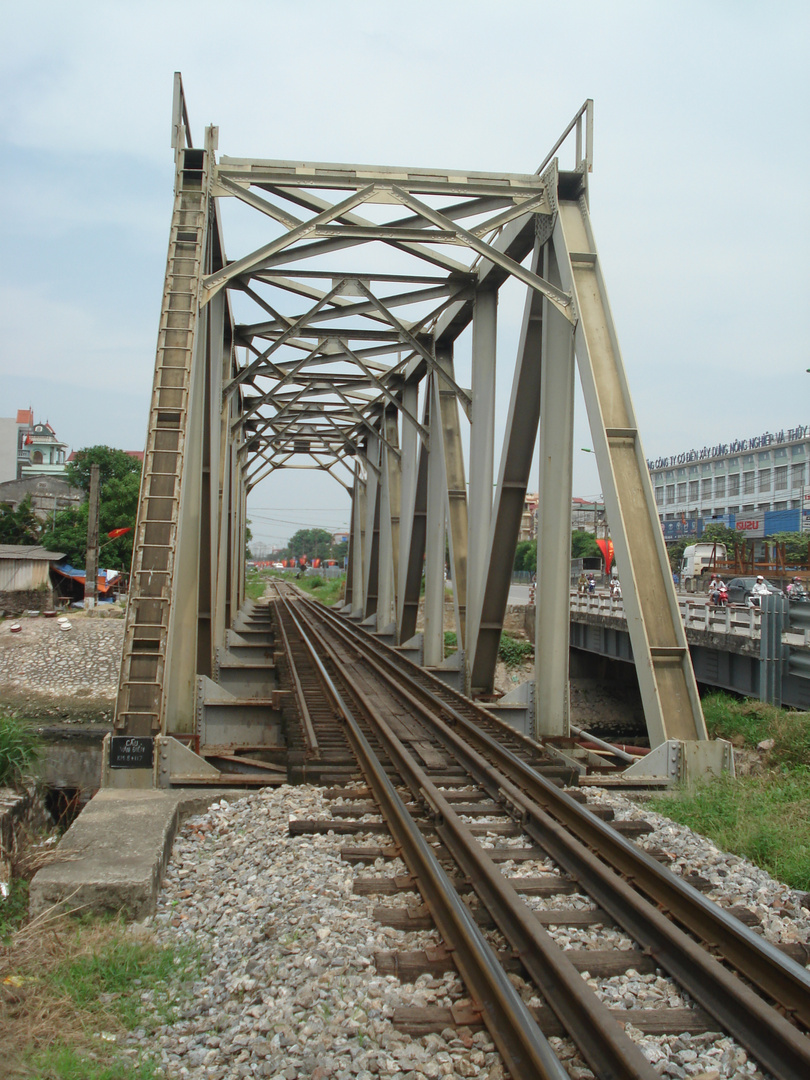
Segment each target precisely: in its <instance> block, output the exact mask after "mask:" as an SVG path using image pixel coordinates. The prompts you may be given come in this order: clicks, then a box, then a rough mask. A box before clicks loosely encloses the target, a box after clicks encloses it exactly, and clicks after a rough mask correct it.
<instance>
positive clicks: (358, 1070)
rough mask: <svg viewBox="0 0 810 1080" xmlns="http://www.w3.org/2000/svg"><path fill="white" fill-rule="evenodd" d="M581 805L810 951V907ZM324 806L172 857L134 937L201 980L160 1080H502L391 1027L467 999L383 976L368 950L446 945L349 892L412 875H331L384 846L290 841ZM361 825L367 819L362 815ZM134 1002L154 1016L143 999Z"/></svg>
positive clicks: (628, 989)
mask: <svg viewBox="0 0 810 1080" xmlns="http://www.w3.org/2000/svg"><path fill="white" fill-rule="evenodd" d="M588 794H589V799H590V800H592V801H593V802H595V803H597V804H600V805H605V806H610V807H611V808H613V809H614V811H615V813H616V816H617V817H628V818H644V819H645V820H648V821H650V822H651V824H653V826H654V829H655V831H654V832H653V833H651V834H650V835H649V836H647V837H644V838H643V841H642V842H643V844H644V845H645V846H650V847H664V848H665V850H667V851H669V852H671V853H672V855H673V856H674V860H673V869H675V871H676V872H689V873H695V872H697V873H700V874H701V875H702V876H704V877H707V878H708V879H709V880H710V882H711V883H712V892H711V894H710V895H712V896H713V897H714V898H715V899H717V900H718V902H719V903H725V904H728V905H732V904H740V903H744V904H745V905H746V906H749V907H750V908H751V910H753V911H756V912H757V913H758V914H759V915H761V916H762V917H763V926H764V932H765V936H767V937H770V939H771V940H775V941H780V940H788V941H795V940H801V941H806V940H808V936H810V925H809V924H808V911H807V909H806V908H805V907H803V906H802V903H801V901H802V900H803V899H805V896H804V894H800V893H796V892H794V891H792V890H790V889H787V887H786V886H784V885H782V884H780V883H778V882H775V881H773V880H772V879H770V878H769V877H768V875H767V874H764V873H763V872H762V871H760V870H757V869H756V868H755V867H752V866H751V865H750V864H749V863H746V862H745V861H744V860H741V859H736V858H733V857H731V856H728V855H726V854H725V853H723V852H720V851H719V850H718V849H717V848H716V847H714V845H712V844H710V843H709V842H708V841H706V840H705V839H704V838H702V837H699V836H696V835H695V834H694V833H691V832H690V830H688V829H685V828H683V827H681V826H678V825H675V824H674V823H673V822H671V821H669V820H668V819H667V818H664V817H661V816H660V815H656V814H651V813H650V812H649V811H647V810H646V809H644V808H641V807H639V806H638V805H637V804H635V803H633V802H632V801H631V800H630V799H628V798H626V797H625V796H624V795H623V794H617V793H614V792H610V791H604V790H602V789H589V793H588ZM332 806H333V804H332V803H330V802H328V801H327V800H326V799H325V798H324V795H323V792H322V791H321V790H320V789H318V788H312V787H305V786H301V787H280V788H275V789H267V790H265V791H263V792H258V793H255V794H251V795H249V796H247V797H245V798H239V799H234V800H231V799H228V798H224V799H220V800H219V802H217V803H214V804H213V805H212V806H211V807H210V809H209V810H208V812H207V813H205V814H203V815H199V816H197V817H194V818H190V819H189V820H188V821H187V822H186V823H185V825H184V827H183V829H182V830H181V832H180V833H179V835H178V837H177V839H176V841H175V844H174V849H173V852H172V858H171V861H170V863H169V866H168V868H167V871H166V879H165V882H164V886H163V890H162V892H161V895H160V899H159V905H158V910H157V913H156V914H155V916H154V917H153V918H152V919H151V920H147V921H146V924H138V930H137V931H136V932H139V933H141V934H143V933H147V932H149V931H150V930H151V932H152V933H154V935H155V936H156V937H157V939H158V940H159V941H161V942H164V943H166V944H176V943H183V942H186V943H193V944H194V945H195V946H196V947H197V948H198V949H199V950H200V951H201V954H202V965H203V969H204V970H203V974H202V976H201V978H200V979H199V981H197V982H195V983H194V984H193V985H192V986H191V987H189V988H188V989H189V991H190V996H191V999H192V1001H193V1005H192V1007H191V1008H189V1009H188V1010H186V1012H185V1014H184V1015H182V1017H181V1019H179V1020H178V1021H176V1022H175V1023H174V1024H172V1025H169V1026H167V1027H166V1028H165V1029H164V1031H163V1032H162V1034H161V1036H160V1038H159V1040H158V1043H159V1058H160V1062H161V1064H162V1065H163V1068H164V1070H165V1074H166V1076H167V1077H173V1076H183V1077H188V1078H189V1080H223V1078H225V1077H228V1078H229V1080H230V1077H241V1076H251V1077H256V1076H258V1077H268V1078H270V1080H282V1078H283V1080H298V1078H299V1077H311V1078H313V1080H326V1078H329V1080H332V1078H335V1080H371V1078H376V1077H388V1078H392V1080H423V1078H437V1080H438V1078H441V1077H451V1078H453V1077H477V1076H481V1077H487V1078H488V1080H504V1076H505V1073H504V1070H503V1066H502V1063H501V1061H500V1058H499V1056H498V1054H497V1052H496V1051H495V1048H494V1046H493V1044H492V1042H491V1040H490V1038H489V1035H488V1034H487V1033H486V1032H472V1033H471V1032H467V1031H466V1029H462V1030H460V1031H456V1030H453V1029H446V1030H445V1031H443V1032H442V1033H441V1034H440V1035H437V1034H430V1035H427V1036H424V1037H423V1038H419V1039H412V1038H410V1037H409V1036H407V1035H404V1034H403V1033H401V1032H399V1031H397V1030H396V1029H395V1028H394V1027H393V1026H392V1023H391V1018H392V1016H393V1012H394V1010H395V1009H396V1008H398V1007H400V1006H405V1005H410V1006H430V1005H438V1006H444V1007H448V1006H451V1005H453V1004H459V1003H464V1002H467V1001H468V1000H469V999H468V998H467V995H466V993H465V991H464V988H463V986H462V984H461V983H460V981H459V979H458V977H457V976H456V975H455V973H452V972H450V973H447V974H446V975H444V976H442V977H441V978H433V977H431V976H428V975H424V976H420V977H419V978H418V979H417V980H416V981H415V982H414V983H413V984H404V983H401V982H400V981H399V980H398V979H397V978H395V977H393V976H385V977H382V976H379V975H378V974H377V973H376V970H375V967H374V954H375V952H376V951H377V950H385V949H392V948H394V949H396V948H407V949H422V948H430V947H433V946H436V945H437V944H438V943H439V942H438V937H437V935H436V934H435V932H433V931H419V932H417V933H411V934H409V933H405V932H403V931H399V930H395V929H393V928H391V927H382V926H380V924H379V923H378V922H377V921H376V920H375V919H374V917H373V911H374V908H375V907H378V906H386V905H387V906H391V907H399V906H401V905H402V904H403V903H413V902H414V901H415V900H418V897H416V896H415V895H414V894H411V893H403V894H400V895H398V896H388V897H385V896H360V895H356V894H354V893H353V892H352V883H353V878H354V875H355V873H357V872H362V873H363V874H364V875H365V874H374V875H378V876H381V877H388V876H391V875H393V874H404V873H406V868H405V865H404V864H403V863H402V862H401V861H400V860H395V861H393V862H386V861H385V860H382V859H377V860H374V861H373V862H372V863H370V864H369V865H368V866H365V867H352V866H350V865H349V864H348V863H346V862H344V861H342V860H341V858H340V849H341V847H343V846H344V845H345V844H346V843H351V844H352V845H354V844H357V845H361V844H375V843H378V842H379V835H378V834H358V835H356V836H352V837H351V838H350V839H349V838H346V837H343V836H336V835H334V834H332V833H330V834H327V835H325V836H303V837H289V835H288V821H289V819H290V818H326V819H328V818H331V817H332ZM369 820H374V818H373V816H372V815H369ZM504 839H505V838H501V837H494V836H493V837H490V838H483V840H482V842H483V843H485V844H488V846H492V845H493V844H498V845H499V846H500V845H502V844H503V842H504ZM516 846H520V847H523V846H525V843H524V842H522V841H521V842H520V843H519V844H518V845H516ZM504 870H505V872H506V873H507V874H510V875H513V876H516V877H517V876H521V875H529V876H532V875H534V874H542V873H551V874H553V873H559V870H558V868H557V867H555V866H554V864H553V863H552V862H551V861H550V860H544V861H537V862H536V863H528V864H524V863H518V864H517V865H515V864H509V863H505V864H504ZM528 899H529V900H530V902H531V904H532V906H533V907H535V908H537V909H540V908H543V907H554V906H557V905H559V904H560V903H565V904H571V905H572V906H574V907H580V908H583V909H587V908H590V907H592V906H593V905H592V903H591V901H590V900H589V899H588V898H587V897H586V896H583V895H582V894H576V893H575V894H573V895H570V896H565V897H531V898H528ZM549 933H550V934H551V935H552V937H554V939H555V940H556V941H557V942H558V943H559V944H560V945H562V947H563V948H573V949H585V948H591V949H600V948H609V947H613V946H618V947H620V948H628V949H629V948H632V947H633V943H632V941H631V939H630V938H629V937H627V935H626V934H624V933H623V932H622V931H620V930H617V929H614V928H611V927H605V926H600V925H597V926H587V927H561V928H558V927H550V928H549ZM488 937H489V939H490V941H491V942H492V944H493V945H495V946H499V947H503V946H504V945H505V942H504V940H503V938H502V937H501V936H500V935H499V933H498V932H497V931H493V932H491V933H490V934H488ZM582 977H583V978H584V979H585V980H586V981H587V982H588V983H589V984H590V985H592V986H593V987H594V990H595V991H596V993H597V994H598V996H599V997H601V998H602V999H603V1000H604V1001H606V1002H607V1003H608V1004H609V1005H611V1006H612V1007H616V1008H620V1009H653V1008H660V1007H670V1008H690V1007H691V1006H692V1003H691V1000H690V999H689V997H688V995H687V994H686V993H684V992H683V991H682V990H681V989H680V988H679V987H678V986H677V985H676V984H675V983H674V982H673V981H672V980H670V979H669V978H667V977H666V976H665V975H664V974H663V973H661V972H658V973H655V974H650V975H639V973H638V972H636V971H634V970H630V971H628V972H627V973H626V974H625V975H622V976H615V977H612V978H603V979H592V978H591V976H590V973H589V972H587V971H584V972H583V973H582ZM513 982H514V984H515V985H516V986H517V987H518V988H519V990H520V993H521V995H522V996H523V997H524V999H525V1000H526V1001H527V1002H530V1003H540V1001H541V999H540V998H539V997H538V996H537V993H536V991H535V990H534V989H533V988H532V987H531V986H529V985H528V984H526V983H524V982H523V980H521V979H520V978H519V977H518V976H514V977H513ZM144 999H145V1000H147V1001H148V1000H150V999H149V998H148V995H144ZM627 1031H628V1033H629V1034H630V1036H631V1038H633V1039H634V1040H635V1041H636V1042H637V1043H638V1044H639V1046H640V1048H641V1049H642V1051H643V1053H644V1054H645V1056H646V1057H647V1059H648V1060H649V1061H650V1062H651V1064H652V1065H653V1067H654V1068H655V1069H656V1071H657V1072H658V1073H659V1074H660V1075H661V1076H665V1077H686V1078H688V1077H697V1076H700V1075H701V1074H702V1073H709V1074H710V1075H711V1074H713V1073H716V1074H717V1080H731V1078H733V1077H738V1076H739V1077H752V1078H754V1080H764V1076H763V1074H762V1072H761V1071H760V1070H758V1069H757V1067H756V1065H755V1063H753V1062H752V1061H749V1059H748V1056H747V1054H746V1052H745V1051H744V1050H743V1049H742V1048H741V1047H739V1046H738V1045H737V1044H735V1043H734V1042H733V1041H732V1040H731V1039H728V1038H726V1037H725V1036H721V1035H718V1034H716V1033H708V1034H702V1035H695V1036H690V1035H688V1034H681V1035H671V1036H648V1035H645V1034H643V1033H642V1032H641V1031H638V1030H637V1029H635V1028H633V1027H632V1026H630V1025H628V1027H627ZM131 1039H132V1041H133V1042H137V1040H136V1039H135V1037H134V1036H132V1037H131ZM550 1041H551V1043H552V1046H553V1047H554V1049H555V1052H556V1053H557V1054H558V1056H559V1057H560V1058H561V1060H562V1061H563V1063H564V1065H565V1068H566V1069H567V1071H568V1073H569V1075H570V1076H571V1077H580V1078H582V1080H585V1078H588V1077H591V1076H592V1075H593V1074H592V1073H591V1071H590V1069H589V1068H588V1066H587V1063H586V1062H585V1061H584V1060H583V1059H582V1058H581V1056H580V1055H579V1052H578V1051H577V1049H576V1047H575V1046H574V1045H573V1044H572V1043H571V1042H570V1041H569V1040H565V1039H551V1040H550Z"/></svg>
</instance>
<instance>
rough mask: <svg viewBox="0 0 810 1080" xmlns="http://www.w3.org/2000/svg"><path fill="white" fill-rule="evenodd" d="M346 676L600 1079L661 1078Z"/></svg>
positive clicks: (336, 657)
mask: <svg viewBox="0 0 810 1080" xmlns="http://www.w3.org/2000/svg"><path fill="white" fill-rule="evenodd" d="M309 630H310V632H311V633H312V634H313V635H314V636H315V637H316V638H317V639H318V641H319V643H320V646H321V648H322V649H324V650H325V651H326V652H327V653H328V654H329V655H330V656H331V657H332V659H333V662H334V663H336V664H341V658H340V656H339V655H338V654H337V653H336V651H335V650H334V649H333V647H332V646H331V645H330V643H329V642H328V641H327V639H326V638H324V637H323V635H322V634H321V633H320V632H319V631H318V630H316V629H315V628H314V627H312V626H311V624H310V627H309ZM342 678H343V679H344V680H345V681H346V682H347V684H348V685H349V687H350V689H351V692H352V694H353V695H354V696H355V697H356V699H357V700H358V702H359V704H360V705H361V708H362V710H363V712H364V714H365V716H366V718H367V720H368V722H369V723H370V724H371V725H372V727H373V729H374V731H375V734H376V735H377V737H378V738H380V740H381V741H382V743H383V745H384V746H385V748H386V750H387V751H388V754H389V755H390V757H391V760H392V762H393V763H394V764H395V767H396V768H397V770H398V772H399V773H400V775H401V776H402V777H403V778H404V779H405V781H406V783H407V784H408V786H409V787H410V789H411V791H412V793H413V795H414V797H415V798H416V799H421V800H423V801H425V802H426V803H427V804H428V806H429V807H430V808H431V809H432V811H433V813H434V815H435V816H434V822H433V828H434V829H435V831H436V833H437V835H438V836H439V839H440V840H441V841H442V842H443V843H444V844H445V846H446V847H447V848H448V850H449V851H450V853H451V854H452V856H453V858H454V859H455V860H456V862H457V863H458V865H459V866H460V868H461V869H462V870H463V872H464V873H465V874H466V876H467V877H468V878H469V880H470V882H471V884H472V887H473V889H474V890H475V892H476V894H477V895H478V896H479V897H480V899H481V900H482V902H483V903H484V905H485V907H486V909H487V910H488V911H489V913H490V914H491V915H492V916H493V918H494V919H495V921H496V923H497V925H498V927H499V929H500V930H501V932H502V933H503V935H504V936H505V937H506V939H507V940H508V941H509V943H510V944H511V945H512V947H513V948H514V949H515V951H516V953H517V955H518V956H519V957H520V960H521V962H522V964H523V966H524V967H525V969H526V970H527V971H528V972H529V975H530V976H531V978H532V980H533V982H534V983H535V985H536V986H537V988H538V989H539V990H540V991H541V993H542V994H543V996H544V997H545V999H546V1001H547V1003H548V1004H549V1006H550V1007H551V1009H552V1010H553V1011H554V1012H555V1014H556V1015H557V1016H558V1017H559V1019H560V1022H561V1023H562V1024H563V1026H564V1027H565V1029H566V1031H567V1032H568V1033H569V1035H570V1036H571V1038H572V1039H573V1040H574V1042H575V1043H576V1045H577V1047H578V1048H579V1050H580V1052H581V1053H582V1055H583V1057H584V1058H585V1060H586V1061H587V1063H588V1064H589V1065H590V1067H591V1068H592V1069H593V1070H594V1071H595V1072H596V1074H597V1076H599V1077H601V1078H615V1080H656V1077H657V1076H658V1074H657V1073H656V1071H655V1069H653V1067H652V1065H651V1064H650V1062H649V1061H648V1060H647V1058H646V1057H645V1056H644V1054H643V1053H642V1052H641V1050H640V1049H639V1048H638V1046H636V1044H635V1043H634V1042H633V1040H632V1039H631V1038H630V1037H629V1036H628V1035H627V1034H626V1033H625V1031H624V1029H623V1028H622V1027H621V1026H620V1024H619V1022H618V1019H617V1017H616V1015H615V1013H613V1012H611V1010H610V1009H609V1008H608V1007H607V1005H605V1004H604V1003H603V1002H602V1001H600V1000H599V998H598V997H597V996H596V995H595V994H594V993H593V992H592V991H591V990H590V988H589V987H588V986H587V984H586V983H584V982H583V980H582V976H581V974H580V972H579V971H578V970H577V969H576V968H575V967H574V965H573V964H572V963H571V961H570V960H569V959H568V958H567V957H566V955H565V952H564V951H563V950H562V949H561V948H560V947H559V946H558V945H556V944H555V942H554V940H553V938H552V937H551V935H550V934H548V933H547V932H546V931H545V930H544V929H543V928H542V927H541V926H540V925H539V923H538V922H537V920H536V918H535V916H534V913H533V912H532V910H531V909H530V908H529V907H528V906H527V905H526V904H525V903H524V902H523V900H522V899H521V897H520V895H519V894H518V893H517V891H516V890H515V888H514V887H513V885H512V884H511V883H510V882H509V880H508V878H507V877H506V876H505V875H504V874H502V873H501V871H500V870H499V869H498V868H497V866H496V865H495V863H494V862H493V861H492V859H491V858H490V857H489V855H488V854H487V852H486V850H485V849H484V848H483V847H482V846H481V844H480V843H478V841H477V840H476V839H475V838H474V836H473V835H472V833H471V832H470V830H469V828H468V826H467V825H466V824H465V823H464V822H463V821H462V819H461V817H460V816H459V814H458V813H457V812H456V811H455V809H454V808H453V806H452V805H451V803H450V802H448V800H447V799H446V798H445V797H444V795H443V794H442V792H441V791H440V789H439V788H438V787H437V786H436V785H435V784H434V783H433V781H432V780H431V779H430V777H429V776H428V775H427V773H426V772H425V771H424V769H422V768H421V766H420V765H418V764H417V762H416V761H415V760H414V759H413V756H412V754H411V753H410V752H409V751H408V749H407V748H406V746H405V745H404V744H403V743H402V741H401V740H400V739H399V738H398V737H397V735H396V734H395V733H394V732H393V731H392V730H391V728H390V726H389V725H388V724H386V723H385V721H384V720H383V719H382V717H381V716H380V715H379V710H378V709H375V707H374V704H373V703H372V702H371V701H370V700H369V699H368V697H367V695H366V694H365V693H364V692H363V690H362V689H361V688H360V687H359V686H357V684H356V682H355V680H354V679H352V678H351V677H350V676H349V675H348V674H347V673H346V672H345V671H344V672H343V674H342Z"/></svg>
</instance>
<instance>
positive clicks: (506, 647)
mask: <svg viewBox="0 0 810 1080" xmlns="http://www.w3.org/2000/svg"><path fill="white" fill-rule="evenodd" d="M532 656H534V646H533V645H532V643H531V642H530V641H524V640H523V639H522V638H516V637H512V635H511V634H507V633H503V634H501V642H500V645H499V646H498V659H499V660H502V661H503V663H504V664H506V666H507V668H515V667H520V665H521V664H522V663H524V662H525V661H526V660H530V659H531V658H532Z"/></svg>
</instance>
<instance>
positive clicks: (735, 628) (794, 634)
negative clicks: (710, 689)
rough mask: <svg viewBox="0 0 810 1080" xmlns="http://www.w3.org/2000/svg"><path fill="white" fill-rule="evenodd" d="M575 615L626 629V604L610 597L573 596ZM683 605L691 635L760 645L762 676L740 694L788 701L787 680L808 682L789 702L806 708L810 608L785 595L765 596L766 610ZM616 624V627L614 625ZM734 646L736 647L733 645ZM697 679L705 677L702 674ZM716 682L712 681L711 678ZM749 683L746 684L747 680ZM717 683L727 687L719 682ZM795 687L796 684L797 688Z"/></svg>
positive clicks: (681, 599) (692, 602) (575, 592)
mask: <svg viewBox="0 0 810 1080" xmlns="http://www.w3.org/2000/svg"><path fill="white" fill-rule="evenodd" d="M570 600H571V617H572V619H574V620H575V621H576V616H577V615H586V616H591V617H593V616H596V617H598V618H600V619H605V620H610V621H613V620H617V621H620V622H621V623H624V625H625V626H626V621H625V619H626V616H625V610H624V603H623V601H622V600H621V598H616V597H611V596H610V594H609V593H607V592H602V591H597V592H595V593H581V592H579V591H578V590H576V589H572V590H571V593H570ZM678 606H679V609H680V612H681V617H682V618H683V622H684V626H685V628H686V629H687V631H690V630H691V631H698V632H703V633H705V634H711V635H720V636H725V637H726V638H732V639H733V638H738V639H739V641H740V644H742V643H743V642H748V643H750V644H751V645H753V644H754V643H756V645H757V646H758V649H757V653H758V657H757V660H758V665H759V673H758V678H757V679H755V683H754V685H753V686H750V685H741V686H733V685H731V686H728V688H729V689H737V690H738V691H739V692H741V693H750V692H751V691H752V690H753V692H754V693H755V694H756V693H757V683H758V696H759V697H760V699H761V700H762V701H769V702H771V703H772V704H777V705H780V704H782V703H783V692H782V690H783V683H784V681H785V679H799V680H803V682H802V683H801V684H799V687H798V698H797V699H796V700H795V701H793V700H791V697H792V696H795V695H788V697H787V698H786V699H785V704H792V705H795V706H796V707H799V708H806V707H807V702H806V701H805V698H807V700H808V701H810V692H807V691H805V689H804V687H805V686H806V682H805V681H810V604H807V603H790V602H789V601H788V599H787V597H784V596H768V597H765V598H764V602H763V608H762V610H760V608H758V607H749V606H743V605H740V604H728V605H724V606H715V605H713V604H709V603H706V602H705V601H697V600H693V599H691V598H687V597H679V600H678ZM613 625H614V626H615V625H616V623H615V622H614V623H613ZM732 648H733V646H732ZM696 674H698V678H701V676H700V674H699V673H698V672H697V671H696ZM709 681H712V680H709ZM745 681H746V680H744V682H745ZM718 685H723V686H725V685H726V683H724V682H722V681H720V682H719V684H718ZM794 688H795V686H794Z"/></svg>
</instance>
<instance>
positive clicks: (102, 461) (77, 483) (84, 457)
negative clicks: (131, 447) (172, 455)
mask: <svg viewBox="0 0 810 1080" xmlns="http://www.w3.org/2000/svg"><path fill="white" fill-rule="evenodd" d="M93 465H98V479H99V484H100V485H101V487H102V488H105V487H106V485H107V484H108V483H109V482H110V481H111V480H124V479H125V478H126V477H128V476H137V477H138V478H140V475H141V463H140V461H139V460H138V459H137V458H135V457H132V455H131V454H127V453H125V452H124V451H123V450H114V449H113V448H112V447H110V446H85V447H84V448H83V449H82V450H77V451H76V453H75V454H74V455H73V460H72V461H70V462H69V463H68V466H67V469H66V470H65V478H66V479H67V481H68V482H69V483H70V484H72V485H73V486H74V487H79V488H81V489H82V491H84V492H86V493H87V494H89V492H90V468H91V466H93Z"/></svg>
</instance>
